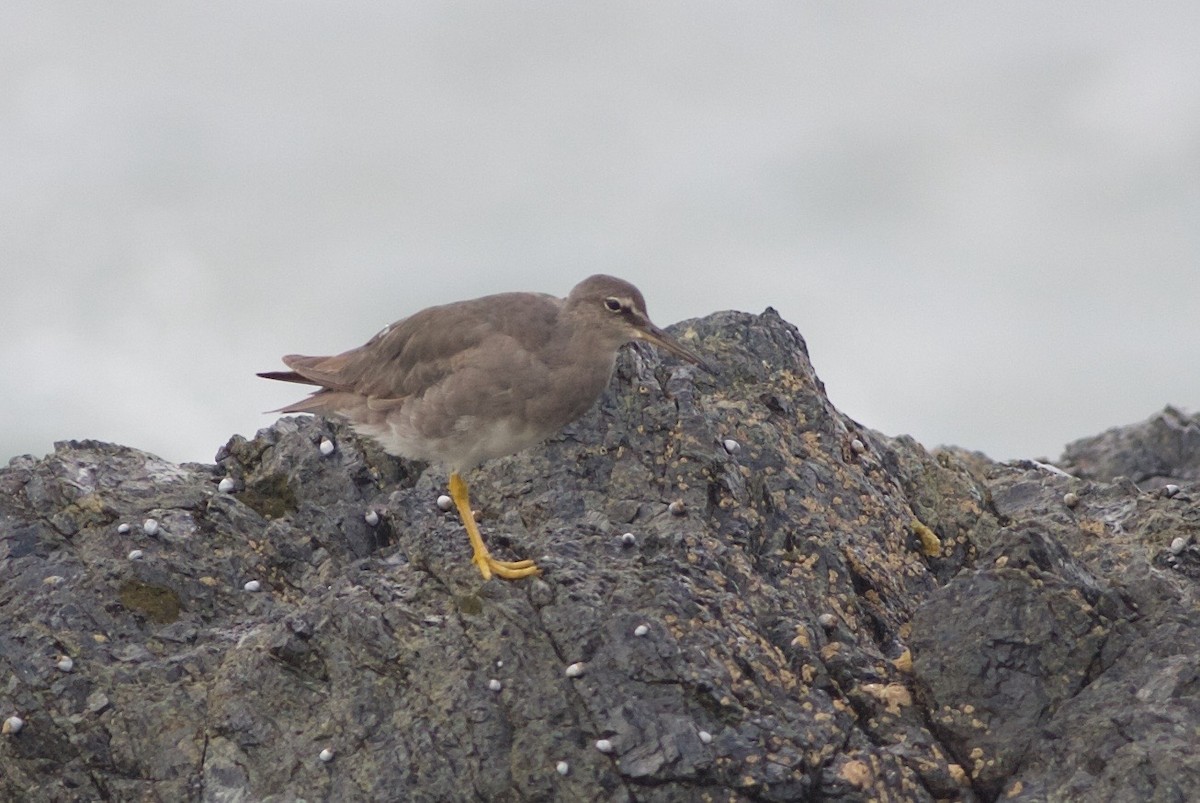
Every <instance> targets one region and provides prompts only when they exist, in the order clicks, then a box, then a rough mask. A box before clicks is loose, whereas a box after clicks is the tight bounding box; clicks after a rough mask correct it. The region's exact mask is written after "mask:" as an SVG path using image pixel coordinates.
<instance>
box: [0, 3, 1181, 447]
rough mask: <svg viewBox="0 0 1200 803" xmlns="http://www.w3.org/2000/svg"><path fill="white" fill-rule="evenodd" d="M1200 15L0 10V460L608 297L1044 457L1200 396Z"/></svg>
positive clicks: (153, 438)
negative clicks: (621, 293) (488, 317)
mask: <svg viewBox="0 0 1200 803" xmlns="http://www.w3.org/2000/svg"><path fill="white" fill-rule="evenodd" d="M1198 42H1200V3H1196V2H1177V3H1172V2H1167V3H1155V4H1148V3H1131V2H1130V3H1095V2H1086V3H1082V2H1079V3H1077V2H1057V3H1045V2H1010V3H999V4H997V3H988V4H984V3H971V4H961V3H944V2H943V3H903V4H883V3H863V2H841V1H840V0H839V1H838V2H827V3H798V2H794V0H789V1H788V2H779V3H766V2H763V3H753V4H743V3H729V2H721V3H703V2H694V1H693V2H679V3H676V2H652V3H647V2H642V1H639V2H605V3H587V4H579V3H557V4H551V3H514V2H494V3H480V2H463V3H452V2H445V0H436V1H434V2H411V1H410V2H403V3H389V4H381V3H366V2H360V0H339V1H338V2H336V3H335V2H329V3H322V2H247V1H246V0H238V1H237V2H214V0H205V1H204V2H194V3H185V2H172V3H163V2H161V0H153V1H148V2H116V3H85V2H69V3H68V2H49V1H48V0H39V1H38V2H22V1H19V0H8V2H5V3H4V4H3V5H2V6H0V155H2V158H0V299H2V303H3V306H2V307H0V421H2V422H3V424H2V427H0V463H2V462H4V461H6V460H7V459H8V458H9V457H11V456H12V455H15V454H20V453H26V452H28V453H33V454H37V455H41V454H43V453H45V452H47V451H49V450H50V449H51V448H52V443H53V441H55V440H62V439H69V438H96V439H101V440H107V441H115V442H119V443H124V444H127V445H130V446H136V447H139V448H142V449H146V450H149V451H152V452H155V453H157V454H159V455H161V456H163V457H166V458H168V459H171V460H176V461H183V460H201V461H210V460H211V459H212V457H213V455H214V453H215V452H216V450H217V448H218V447H219V446H220V445H221V444H222V443H224V442H225V440H226V439H227V438H228V437H229V436H230V435H231V434H233V433H235V432H236V433H241V434H244V435H252V434H253V433H254V431H255V430H256V429H257V428H259V427H263V426H266V425H267V424H269V423H270V422H271V420H272V416H269V415H263V414H262V411H263V410H267V409H270V408H273V407H278V406H279V405H281V404H284V403H286V402H289V401H292V400H294V399H295V398H296V396H297V394H296V388H294V387H288V386H282V385H277V384H274V383H269V382H266V381H264V380H260V379H257V378H255V377H254V372H255V371H260V370H269V369H274V368H277V367H279V362H278V357H279V356H280V355H282V354H285V353H293V352H299V353H317V354H320V353H332V352H337V351H342V350H344V349H347V348H350V347H352V346H356V345H358V344H360V343H361V342H363V341H365V340H366V339H367V338H368V337H369V336H370V335H371V334H373V333H374V332H375V331H377V330H378V329H379V328H380V327H381V326H382V325H384V324H386V323H388V322H390V321H392V320H395V319H397V318H401V317H403V316H405V315H407V314H410V313H412V312H414V311H416V310H418V309H420V308H422V307H425V306H428V305H430V304H434V303H442V302H446V301H452V300H457V299H460V298H468V297H473V296H478V295H483V294H486V293H491V292H496V291H501V290H541V291H546V292H552V293H555V294H559V295H563V294H565V293H566V292H567V291H568V290H569V289H570V288H571V286H572V285H573V284H574V283H575V282H576V281H578V280H579V279H581V278H583V277H585V276H587V275H589V274H591V273H596V272H606V273H613V274H616V275H618V276H621V277H624V278H627V279H629V280H631V281H633V282H634V283H635V284H637V285H638V286H639V287H640V288H641V289H642V291H643V292H644V293H645V295H646V298H647V300H648V304H649V307H650V312H651V315H652V316H653V317H654V318H655V320H656V321H657V322H658V323H659V324H663V325H665V324H668V323H672V322H675V321H678V320H680V319H683V318H689V317H695V316H701V315H705V314H708V313H710V312H713V311H716V310H720V309H731V308H732V309H741V310H746V311H749V312H760V311H762V310H763V309H764V308H765V307H767V306H774V307H775V308H777V309H778V310H779V311H780V313H781V314H782V315H783V316H784V317H785V318H786V319H787V320H789V321H791V322H792V323H794V324H796V326H798V327H799V329H800V331H801V333H802V334H803V335H804V336H805V338H806V340H807V341H808V346H809V351H810V353H811V355H812V359H813V363H814V364H815V366H816V368H817V371H818V373H819V375H820V376H821V378H822V379H823V380H824V382H825V384H826V386H827V388H828V391H829V394H830V397H831V398H832V399H833V401H834V403H835V404H836V405H837V406H838V407H839V408H840V409H841V410H843V411H844V412H846V413H847V414H849V415H851V416H853V417H854V418H856V419H857V420H859V421H860V422H862V423H863V424H865V425H867V426H870V427H873V428H875V429H878V430H881V431H883V432H885V433H888V434H901V433H909V434H911V435H913V436H914V437H916V438H917V439H918V440H920V441H921V442H922V443H925V444H926V445H927V446H931V447H932V446H936V445H939V444H957V445H960V446H964V447H968V448H973V449H979V450H982V451H984V452H986V453H988V454H989V455H991V456H992V457H994V458H997V459H1008V458H1014V457H1038V456H1045V457H1056V456H1057V455H1059V454H1060V453H1061V450H1062V447H1063V446H1064V445H1065V444H1066V443H1067V442H1068V441H1070V440H1073V439H1075V438H1077V437H1081V436H1085V435H1090V434H1094V433H1097V432H1100V431H1101V430H1103V429H1105V428H1107V427H1109V426H1114V425H1118V424H1125V423H1130V422H1133V421H1137V420H1140V419H1143V418H1145V417H1147V416H1148V415H1150V414H1151V413H1153V412H1155V411H1156V410H1158V409H1160V408H1161V407H1162V406H1163V405H1165V404H1168V403H1171V404H1175V405H1178V406H1181V407H1183V408H1184V409H1187V410H1195V409H1196V408H1197V406H1198V405H1200V403H1198V401H1197V399H1198V398H1200V326H1198V324H1197V316H1198V311H1200V46H1198V45H1197V43H1198Z"/></svg>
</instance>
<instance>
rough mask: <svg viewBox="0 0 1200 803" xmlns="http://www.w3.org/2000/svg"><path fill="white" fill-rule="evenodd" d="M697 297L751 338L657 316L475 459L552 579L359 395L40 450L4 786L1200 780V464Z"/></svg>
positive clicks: (497, 515) (379, 791) (548, 796)
mask: <svg viewBox="0 0 1200 803" xmlns="http://www.w3.org/2000/svg"><path fill="white" fill-rule="evenodd" d="M675 333H676V334H677V335H678V336H680V337H681V338H683V339H684V340H685V342H688V343H689V345H690V346H693V347H695V348H696V350H698V351H700V352H701V353H703V354H704V355H705V356H706V358H711V360H712V362H714V363H716V364H718V365H719V366H720V368H721V373H720V375H719V376H715V377H710V376H707V375H703V374H698V373H696V372H695V371H693V369H691V368H689V367H686V366H680V365H678V364H675V363H670V364H663V363H661V362H659V361H658V360H657V358H656V357H652V356H651V355H650V354H649V353H643V352H640V351H637V350H630V351H627V352H626V353H625V354H623V355H622V357H621V359H620V360H619V363H618V369H617V371H616V374H615V375H614V378H613V381H612V384H611V386H610V388H609V391H608V392H607V393H606V394H605V396H604V397H603V399H602V400H601V402H600V403H599V404H597V405H596V407H594V408H593V409H592V410H591V412H589V413H588V415H587V416H586V417H585V418H583V419H581V420H580V421H578V422H576V423H575V424H574V425H572V426H571V427H570V428H569V429H568V430H567V431H566V432H564V433H563V434H562V435H561V436H559V437H557V438H555V439H553V440H552V441H550V442H549V443H547V444H545V445H544V446H542V447H539V448H537V449H534V450H530V451H528V452H526V453H523V454H521V455H515V456H513V457H510V458H505V459H501V460H496V461H493V462H492V463H489V464H488V465H486V466H484V467H482V468H481V469H479V470H477V471H475V472H473V473H472V475H471V476H470V477H469V479H470V481H471V485H472V495H473V501H474V503H475V504H476V505H477V507H478V508H479V514H480V519H481V522H482V526H483V529H484V533H485V535H486V536H487V537H488V539H489V542H490V545H491V548H492V551H493V552H494V553H496V554H497V555H498V556H499V557H502V558H510V559H513V558H523V557H535V558H537V560H538V562H539V564H540V565H541V566H542V567H543V569H544V574H543V575H542V576H541V577H539V578H536V579H532V580H526V581H518V582H513V583H506V582H503V581H499V580H493V581H491V582H487V583H484V582H482V581H481V579H480V577H479V574H478V572H477V571H476V570H475V568H474V567H473V566H472V565H471V564H470V563H469V561H468V556H469V548H468V545H467V542H466V537H465V535H464V533H463V531H462V528H461V526H460V524H459V523H458V521H457V520H456V518H455V516H454V514H453V513H452V512H451V513H445V512H443V511H442V510H441V509H440V508H439V507H438V505H437V503H436V500H437V497H438V495H439V494H440V493H442V492H443V491H442V489H441V487H442V484H443V483H444V482H445V477H444V476H443V475H442V474H440V473H439V472H437V471H436V470H433V469H428V468H427V467H425V466H422V465H417V464H412V463H407V462H403V461H398V460H395V459H393V458H390V457H388V456H386V455H384V454H382V453H381V452H380V451H379V450H378V449H377V448H376V447H374V446H373V445H371V444H370V443H367V442H363V441H361V440H360V439H358V438H356V437H355V436H354V435H353V434H352V433H351V432H349V431H348V430H346V429H345V428H343V427H341V426H339V425H337V424H334V423H330V422H327V421H322V420H316V419H311V418H300V419H283V420H281V421H279V422H277V423H275V424H274V425H272V426H271V427H269V428H267V429H265V430H263V431H261V432H259V433H258V435H257V436H255V437H254V438H253V439H251V440H246V439H243V438H240V437H235V438H233V439H232V440H231V441H230V442H229V443H228V444H227V445H226V446H225V447H223V448H222V449H221V450H220V452H219V453H218V455H217V462H216V464H215V465H200V464H185V465H173V464H169V463H166V462H164V461H162V460H160V459H158V458H156V457H154V456H152V455H149V454H146V453H144V452H140V451H137V450H135V449H130V448H126V447H121V446H114V445H110V444H103V443H96V442H69V443H62V444H59V445H58V446H57V448H56V451H55V452H54V453H53V454H51V455H49V456H47V457H45V458H42V459H35V458H33V457H20V458H17V459H15V460H13V461H12V462H11V463H10V464H9V466H8V468H7V469H3V470H0V582H2V584H3V585H2V588H0V620H2V622H3V627H2V629H0V671H2V673H3V674H2V675H0V718H4V717H10V716H13V717H19V719H20V720H21V723H20V724H21V727H19V728H17V727H16V725H17V724H18V723H17V722H16V720H10V725H9V727H8V728H6V730H7V731H8V732H6V733H5V735H4V736H3V737H2V738H0V798H2V799H5V800H9V799H12V800H33V801H41V800H53V801H73V800H88V801H91V800H164V801H166V800H169V801H187V800H194V801H260V800H273V801H291V800H299V799H304V800H309V801H316V800H325V801H355V800H396V801H400V800H417V801H420V800H429V801H434V800H501V801H503V800H514V801H515V800H562V801H621V800H637V801H692V800H703V799H712V800H747V801H749V800H779V801H787V800H810V799H811V800H818V799H819V800H846V801H851V800H866V799H880V800H967V801H973V800H993V799H998V798H1001V797H1003V798H1004V799H1013V800H1082V799H1086V800H1112V801H1119V800H1164V801H1165V800H1186V799H1196V798H1197V797H1200V758H1197V754H1196V751H1195V750H1194V744H1193V742H1194V734H1195V733H1196V729H1197V727H1200V710H1198V708H1200V702H1198V700H1200V698H1198V696H1197V690H1198V689H1200V664H1198V662H1197V656H1198V654H1200V650H1198V647H1200V627H1198V625H1197V623H1196V616H1195V614H1196V609H1197V608H1196V605H1197V600H1196V578H1197V577H1198V576H1200V550H1198V548H1197V546H1196V545H1195V533H1196V530H1197V527H1198V526H1200V522H1198V518H1200V514H1198V513H1197V510H1198V509H1197V505H1196V501H1195V496H1194V495H1193V493H1194V488H1193V487H1192V486H1190V485H1187V484H1186V483H1183V482H1179V483H1176V484H1177V485H1180V486H1181V487H1173V488H1171V489H1164V490H1157V491H1153V492H1143V491H1142V490H1139V488H1138V487H1137V485H1135V484H1134V482H1132V481H1130V480H1121V481H1116V482H1109V481H1107V480H1105V479H1103V477H1102V474H1101V473H1100V472H1097V473H1095V474H1088V476H1087V477H1085V476H1082V474H1083V473H1084V472H1083V471H1082V469H1080V470H1079V471H1077V472H1076V474H1077V476H1070V475H1068V474H1066V473H1063V472H1061V471H1058V470H1055V469H1053V468H1051V467H1048V466H1045V465H1043V464H1038V463H1020V464H1009V465H1001V464H995V463H992V462H990V461H988V460H986V458H983V457H982V456H980V455H978V454H968V453H965V452H960V451H956V450H943V451H938V452H934V453H930V452H928V451H926V450H925V449H924V448H922V447H921V446H920V445H919V444H917V443H915V442H913V441H912V440H911V439H908V438H895V439H892V438H887V437H884V436H882V435H880V434H878V433H876V432H873V431H871V430H869V429H866V428H864V427H862V426H860V425H859V424H857V423H856V422H854V421H852V420H850V419H848V418H846V417H845V416H843V415H842V414H840V413H839V412H838V411H837V410H836V409H834V408H833V406H832V405H831V404H830V403H829V400H828V399H827V397H826V395H825V393H824V389H823V388H822V386H821V384H820V382H819V380H818V379H817V377H816V376H815V374H814V372H813V369H812V366H811V364H810V363H809V360H808V357H807V353H806V350H805V346H804V342H803V340H802V339H801V338H800V336H799V334H798V333H797V332H796V330H795V329H794V328H793V327H792V326H790V325H788V324H787V323H785V322H784V321H782V320H780V318H779V317H778V316H777V315H776V314H775V313H774V312H773V311H771V310H768V311H767V312H766V313H764V314H763V315H757V316H756V315H748V314H741V313H720V314H716V315H712V316H709V317H708V318H705V319H703V320H698V321H693V322H689V323H687V324H683V325H680V326H678V327H676V328H675ZM323 441H328V442H329V443H330V444H331V445H332V446H333V447H334V448H333V450H332V451H331V452H330V453H329V454H325V453H324V452H325V451H328V447H326V449H325V450H323V449H322V448H321V444H322V442H323ZM1101 451H1103V450H1101ZM1078 454H1079V455H1082V454H1083V452H1082V451H1080V452H1079V453H1078ZM1089 459H1091V460H1093V461H1096V460H1099V459H1100V458H1098V457H1097V458H1089ZM1080 460H1081V458H1077V459H1076V464H1078V465H1082V463H1081V462H1080ZM1089 471H1090V470H1089ZM1124 473H1125V475H1126V476H1130V472H1128V471H1125V472H1124ZM1170 476H1173V477H1176V478H1177V479H1180V480H1182V479H1185V478H1186V476H1187V475H1183V474H1180V473H1178V472H1177V473H1174V474H1171V475H1170ZM151 522H153V523H151ZM627 533H628V534H629V535H626V534H627ZM256 587H257V589H258V590H251V589H255V588H256ZM568 670H570V671H568Z"/></svg>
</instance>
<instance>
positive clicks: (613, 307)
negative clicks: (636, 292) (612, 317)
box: [604, 298, 621, 312]
mask: <svg viewBox="0 0 1200 803" xmlns="http://www.w3.org/2000/svg"><path fill="white" fill-rule="evenodd" d="M604 308H605V309H606V310H608V311H609V312H620V311H621V301H620V299H616V298H606V299H604Z"/></svg>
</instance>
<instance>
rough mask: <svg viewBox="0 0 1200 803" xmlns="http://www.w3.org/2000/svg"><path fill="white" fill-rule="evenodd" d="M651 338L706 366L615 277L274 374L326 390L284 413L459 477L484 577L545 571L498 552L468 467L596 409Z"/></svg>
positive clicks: (301, 359) (468, 305)
mask: <svg viewBox="0 0 1200 803" xmlns="http://www.w3.org/2000/svg"><path fill="white" fill-rule="evenodd" d="M631 340H646V341H649V342H650V343H653V344H655V345H656V346H661V347H663V348H664V349H666V350H667V351H669V352H671V353H672V354H674V355H676V356H677V357H680V358H682V359H684V360H687V361H688V362H691V363H694V364H696V365H698V366H700V367H702V368H704V369H705V370H710V371H711V369H709V368H708V366H707V365H705V363H704V361H703V360H701V359H700V358H699V357H697V356H696V355H695V354H693V353H692V352H690V351H688V350H687V349H685V348H684V347H683V346H681V345H680V344H679V343H678V342H677V341H676V340H675V339H674V338H672V337H671V336H670V335H668V334H667V333H666V332H664V331H662V330H661V329H659V328H658V327H657V326H655V325H654V324H653V323H651V322H650V318H649V317H647V315H646V302H645V299H643V298H642V294H641V293H640V292H639V291H638V289H637V288H636V287H634V286H633V285H632V284H630V283H629V282H626V281H623V280H621V279H617V278H615V277H612V276H603V275H597V276H591V277H589V278H587V279H584V280H583V281H582V282H580V283H579V284H577V285H575V288H574V289H572V290H571V294H570V295H569V296H567V297H566V298H565V299H561V298H555V297H554V296H550V295H545V294H543V293H500V294H498V295H493V296H485V297H483V298H477V299H474V300H472V301H459V302H456V303H454V304H445V305H443V306H439V307H430V308H428V309H424V310H421V311H420V312H418V313H416V314H415V315H411V316H409V317H408V318H405V319H403V320H401V321H397V322H396V323H394V324H392V325H391V326H389V327H387V328H386V329H384V330H383V331H382V332H380V333H379V334H377V335H375V337H373V338H371V339H370V340H369V341H367V343H366V344H365V345H363V346H359V347H358V348H356V349H351V350H350V351H347V352H343V353H342V354H337V355H334V356H332V357H305V356H302V355H299V354H289V355H288V356H286V357H284V358H283V362H284V363H285V364H286V365H287V367H288V368H290V369H292V370H290V371H267V372H264V373H261V374H259V376H261V377H265V378H267V379H279V380H283V381H285V382H299V383H301V384H306V385H316V386H317V387H318V390H316V391H314V392H313V393H312V395H310V396H309V397H308V398H307V399H303V400H302V401H298V402H296V403H295V404H289V405H288V406H286V407H282V408H280V409H279V410H277V411H276V412H283V413H316V414H318V415H336V416H340V417H342V418H345V419H347V420H348V421H349V423H350V425H351V426H352V427H353V428H354V429H355V431H357V432H359V433H360V434H362V435H367V436H369V437H371V438H374V439H375V440H377V441H378V442H379V443H380V444H381V445H382V446H383V448H384V450H385V451H387V452H388V453H389V454H393V455H397V456H399V457H407V458H410V459H413V460H425V461H428V462H431V463H438V464H441V465H442V466H444V467H446V468H448V469H449V471H450V496H451V498H452V499H453V500H454V504H455V506H456V507H457V508H458V514H459V516H460V517H461V518H462V523H463V526H464V527H466V529H467V536H468V537H469V538H470V539H471V548H472V550H473V551H474V557H473V558H472V562H474V563H475V565H476V566H478V567H479V571H480V572H482V574H483V578H484V579H485V580H487V579H489V578H490V577H491V576H492V575H493V574H496V575H498V576H500V577H503V578H505V579H508V580H515V579H518V578H521V577H528V576H529V575H532V574H537V573H538V571H539V570H538V568H537V566H535V565H534V562H533V561H532V560H517V561H503V560H496V559H495V558H493V557H492V556H491V555H490V554H488V550H487V547H486V546H485V545H484V543H483V538H482V537H481V536H480V534H479V527H478V525H477V524H476V523H475V518H474V516H473V515H472V513H471V502H470V499H469V497H468V495H467V483H466V482H465V481H464V480H463V478H462V476H461V474H460V472H462V471H465V470H466V469H469V468H472V467H474V466H476V465H478V464H479V463H481V462H483V461H484V460H488V459H490V458H493V457H500V456H501V455H506V454H512V453H513V452H519V451H521V450H522V449H527V448H529V447H530V446H533V445H535V444H537V443H540V442H541V441H543V440H545V439H546V438H548V437H550V436H551V435H553V434H555V433H556V432H558V431H559V430H560V429H562V428H563V427H564V426H566V425H567V424H569V423H570V422H571V421H574V420H575V419H576V418H578V417H579V416H581V415H583V414H584V413H585V412H587V410H588V408H590V407H591V406H592V404H593V403H594V402H595V401H596V399H597V398H599V396H600V393H601V392H602V391H603V390H604V387H605V385H607V384H608V379H609V377H610V376H611V375H612V370H613V364H614V363H615V361H616V357H617V350H618V349H619V348H620V347H621V346H622V345H624V344H625V343H628V342H629V341H631Z"/></svg>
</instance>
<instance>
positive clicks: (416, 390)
mask: <svg viewBox="0 0 1200 803" xmlns="http://www.w3.org/2000/svg"><path fill="white" fill-rule="evenodd" d="M512 305H519V306H520V310H521V314H520V315H513V314H511V307H512ZM560 305H561V301H560V300H559V299H557V298H555V297H554V296H549V295H545V296H543V295H533V294H529V293H501V294H499V295H493V296H486V297H484V298H478V299H474V300H472V301H462V302H458V303H455V304H447V305H445V306H440V307H429V308H428V309H424V310H421V311H420V312H418V313H416V314H414V315H411V316H409V317H408V318H405V319H403V320H401V321H397V322H396V323H394V324H392V325H391V326H389V327H387V328H386V329H384V330H383V331H382V332H380V333H379V334H377V335H375V337H373V338H371V339H370V340H369V341H367V343H365V344H364V345H362V346H359V347H358V348H355V349H351V350H350V351H346V352H343V353H341V354H337V355H334V356H332V357H305V356H301V355H295V354H293V355H289V356H287V357H284V358H283V361H284V363H285V364H286V365H287V366H288V367H289V368H291V369H292V371H293V372H295V374H297V375H298V377H299V378H298V379H296V380H292V381H307V382H309V383H311V384H315V385H319V386H320V387H322V388H325V389H328V390H335V391H348V392H352V393H356V394H359V395H361V396H366V397H367V398H368V400H369V401H368V404H369V405H370V406H371V407H372V409H387V408H388V407H391V406H398V405H400V404H402V403H403V402H404V400H405V399H406V398H409V397H410V396H413V395H420V394H422V393H424V392H425V391H426V390H427V389H428V388H431V387H433V386H435V385H437V384H438V383H439V382H441V381H442V380H443V379H445V378H446V377H447V376H449V375H450V374H451V373H453V372H454V371H456V370H458V369H460V368H461V367H462V366H463V364H464V363H465V362H467V361H469V360H470V359H471V357H472V354H476V353H478V346H479V345H480V343H482V342H483V341H484V340H485V339H488V338H492V337H507V338H511V339H512V341H513V344H514V348H524V349H529V350H535V349H536V348H537V346H538V345H539V344H540V343H541V342H544V341H545V339H546V338H548V337H549V336H550V333H551V330H552V329H553V328H554V323H555V320H556V317H557V314H558V310H559V307H560Z"/></svg>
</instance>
